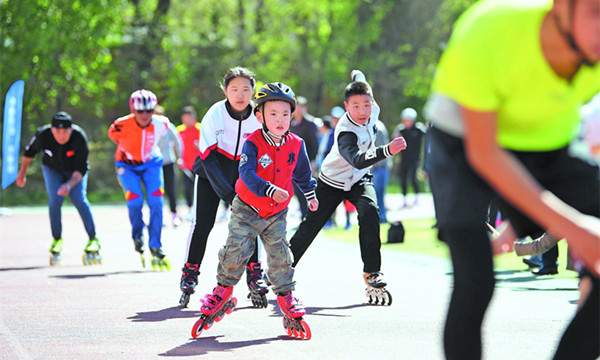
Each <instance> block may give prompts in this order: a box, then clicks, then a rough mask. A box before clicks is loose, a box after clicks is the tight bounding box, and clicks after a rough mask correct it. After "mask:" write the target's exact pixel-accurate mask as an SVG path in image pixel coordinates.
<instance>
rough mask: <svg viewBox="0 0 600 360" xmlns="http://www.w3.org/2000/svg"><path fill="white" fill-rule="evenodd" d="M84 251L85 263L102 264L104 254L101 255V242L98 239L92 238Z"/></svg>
mask: <svg viewBox="0 0 600 360" xmlns="http://www.w3.org/2000/svg"><path fill="white" fill-rule="evenodd" d="M83 252H84V253H83V257H82V260H83V265H93V264H102V256H100V242H99V241H98V239H96V238H94V239H90V241H88V243H87V245H86V246H85V249H84V250H83Z"/></svg>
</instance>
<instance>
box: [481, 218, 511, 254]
mask: <svg viewBox="0 0 600 360" xmlns="http://www.w3.org/2000/svg"><path fill="white" fill-rule="evenodd" d="M505 223H508V222H505ZM486 225H487V227H488V229H489V230H490V231H491V232H492V236H491V241H492V253H493V254H494V256H496V255H502V254H506V253H509V252H512V251H513V247H514V243H515V240H516V239H517V235H516V234H515V232H514V230H513V228H512V226H508V227H506V228H504V229H502V230H500V232H498V231H497V230H496V229H494V227H493V226H492V225H490V224H488V223H486Z"/></svg>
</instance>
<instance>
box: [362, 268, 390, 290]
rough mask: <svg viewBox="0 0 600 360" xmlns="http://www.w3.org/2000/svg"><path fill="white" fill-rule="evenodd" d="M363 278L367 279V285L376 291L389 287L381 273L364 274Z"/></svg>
mask: <svg viewBox="0 0 600 360" xmlns="http://www.w3.org/2000/svg"><path fill="white" fill-rule="evenodd" d="M363 278H364V279H365V284H367V286H371V287H374V288H376V289H379V288H382V287H385V286H387V282H385V280H384V279H383V274H382V273H381V272H379V271H375V272H372V273H367V272H366V273H363Z"/></svg>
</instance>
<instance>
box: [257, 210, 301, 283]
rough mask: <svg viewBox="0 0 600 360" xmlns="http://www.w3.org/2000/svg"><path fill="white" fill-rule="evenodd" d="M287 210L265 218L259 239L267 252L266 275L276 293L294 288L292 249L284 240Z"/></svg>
mask: <svg viewBox="0 0 600 360" xmlns="http://www.w3.org/2000/svg"><path fill="white" fill-rule="evenodd" d="M287 212H288V210H287V209H285V210H283V211H281V212H280V213H278V214H276V215H274V216H271V217H270V218H268V219H266V221H268V225H267V227H266V228H265V229H264V230H263V232H262V233H261V235H260V239H261V241H262V243H263V245H264V247H265V251H266V253H267V264H268V270H267V273H268V276H269V281H270V282H271V284H272V288H273V292H274V293H276V294H287V293H289V292H291V291H292V290H294V286H295V284H296V283H295V282H294V281H293V280H294V268H293V267H292V251H291V250H290V247H289V245H288V242H287V241H286V224H287V223H286V218H287Z"/></svg>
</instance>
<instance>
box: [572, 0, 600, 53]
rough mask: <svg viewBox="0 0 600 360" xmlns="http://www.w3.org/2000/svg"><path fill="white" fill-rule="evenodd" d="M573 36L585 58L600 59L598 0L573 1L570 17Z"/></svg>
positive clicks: (599, 0) (599, 5) (599, 7)
mask: <svg viewBox="0 0 600 360" xmlns="http://www.w3.org/2000/svg"><path fill="white" fill-rule="evenodd" d="M571 18H572V19H573V37H574V38H575V41H576V42H577V44H578V45H579V46H580V47H581V50H582V52H583V53H584V54H585V56H586V58H588V59H589V60H591V61H593V62H598V61H599V60H600V0H578V1H575V4H574V9H573V14H572V17H571Z"/></svg>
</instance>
